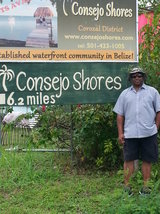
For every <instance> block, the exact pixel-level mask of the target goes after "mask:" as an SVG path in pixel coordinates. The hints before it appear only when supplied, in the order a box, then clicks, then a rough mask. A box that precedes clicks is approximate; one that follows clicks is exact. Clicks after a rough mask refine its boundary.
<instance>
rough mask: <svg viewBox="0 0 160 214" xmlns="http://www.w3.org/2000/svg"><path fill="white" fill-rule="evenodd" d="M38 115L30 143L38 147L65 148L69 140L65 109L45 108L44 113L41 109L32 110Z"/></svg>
mask: <svg viewBox="0 0 160 214" xmlns="http://www.w3.org/2000/svg"><path fill="white" fill-rule="evenodd" d="M37 113H38V114H39V117H38V123H37V125H36V128H34V130H33V131H32V133H31V135H30V143H32V144H33V145H34V146H36V147H39V146H40V145H41V146H44V147H46V146H47V145H57V146H58V147H63V148H65V147H66V146H68V139H69V138H70V114H69V112H68V111H67V110H66V109H65V107H62V106H61V107H59V106H57V107H47V108H46V110H45V111H44V112H42V111H41V109H38V110H37V109H36V110H34V114H37Z"/></svg>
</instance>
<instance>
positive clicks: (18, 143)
mask: <svg viewBox="0 0 160 214" xmlns="http://www.w3.org/2000/svg"><path fill="white" fill-rule="evenodd" d="M3 116H4V115H3ZM3 116H2V114H1V121H0V125H1V129H0V131H1V133H0V141H1V145H2V146H4V147H5V149H6V150H9V151H11V150H18V151H27V150H28V149H26V148H28V147H27V146H28V142H29V139H30V136H31V134H32V131H34V129H35V127H36V125H37V122H38V120H39V119H38V117H39V115H38V114H36V115H34V118H32V119H29V124H28V125H26V126H24V125H20V124H17V123H15V122H13V123H10V124H3V123H2V118H3ZM55 128H57V129H63V134H62V136H61V137H60V138H59V141H58V142H57V144H53V145H49V147H47V148H44V147H41V148H38V149H37V148H36V149H35V147H34V145H32V149H31V148H30V150H32V151H40V152H45V151H47V152H71V156H72V136H71V133H70V129H71V127H70V125H69V124H68V125H65V124H64V123H62V121H59V122H57V127H55Z"/></svg>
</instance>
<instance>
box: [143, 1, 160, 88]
mask: <svg viewBox="0 0 160 214" xmlns="http://www.w3.org/2000/svg"><path fill="white" fill-rule="evenodd" d="M146 2H147V1H146V0H144V1H143V3H144V4H143V5H145V3H146ZM149 2H152V5H151V6H150V10H149V9H147V10H146V7H144V10H143V11H144V13H146V14H147V13H151V14H152V16H151V18H152V24H150V23H148V24H146V25H145V26H144V27H143V28H142V29H141V31H140V32H139V35H140V37H141V38H142V42H141V43H140V44H139V60H140V65H141V66H142V67H143V68H144V70H146V72H147V75H148V80H147V81H148V83H149V84H151V85H154V86H155V87H156V88H157V89H159V90H160V71H159V66H160V51H159V50H160V3H159V4H158V1H156V0H155V1H149ZM147 8H148V7H147ZM146 11H147V12H146Z"/></svg>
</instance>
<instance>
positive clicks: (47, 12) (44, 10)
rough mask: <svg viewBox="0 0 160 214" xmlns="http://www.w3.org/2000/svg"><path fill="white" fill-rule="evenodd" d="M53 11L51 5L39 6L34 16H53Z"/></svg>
mask: <svg viewBox="0 0 160 214" xmlns="http://www.w3.org/2000/svg"><path fill="white" fill-rule="evenodd" d="M52 16H53V13H52V11H51V9H50V8H49V7H38V8H37V9H36V11H35V13H34V17H52Z"/></svg>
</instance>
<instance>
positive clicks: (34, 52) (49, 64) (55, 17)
mask: <svg viewBox="0 0 160 214" xmlns="http://www.w3.org/2000/svg"><path fill="white" fill-rule="evenodd" d="M0 27H1V29H2V30H1V32H0V106H32V105H43V104H44V105H55V104H78V103H81V104H83V103H110V102H115V101H116V99H117V97H118V96H119V94H120V92H121V91H122V90H123V89H124V88H125V87H126V86H127V85H128V83H127V73H128V69H129V67H130V66H133V65H134V64H137V62H138V40H137V38H138V37H137V35H138V33H137V29H138V28H137V1H136V0H132V1H127V0H120V1H109V0H87V1H86V0H57V1H56V0H13V1H11V0H5V1H1V2H0Z"/></svg>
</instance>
